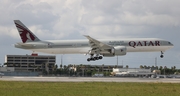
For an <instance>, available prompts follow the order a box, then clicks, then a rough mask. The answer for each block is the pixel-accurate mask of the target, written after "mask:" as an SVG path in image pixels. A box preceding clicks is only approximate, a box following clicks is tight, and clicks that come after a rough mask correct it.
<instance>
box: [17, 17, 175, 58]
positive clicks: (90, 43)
mask: <svg viewBox="0 0 180 96" xmlns="http://www.w3.org/2000/svg"><path fill="white" fill-rule="evenodd" d="M14 23H15V25H16V27H17V30H18V32H19V35H20V37H21V39H22V42H20V43H17V44H15V47H16V48H21V49H27V50H32V51H33V52H43V53H49V54H89V55H90V58H88V59H87V61H95V60H99V59H102V58H103V56H104V57H113V56H123V55H126V53H127V52H161V55H160V57H161V58H163V52H165V51H166V50H168V49H170V48H172V47H173V44H172V43H171V42H169V41H166V40H163V39H158V38H134V39H132V38H130V39H102V40H100V39H94V38H92V37H90V36H88V35H84V36H85V37H86V38H87V39H86V40H40V39H39V38H38V37H37V36H35V35H34V34H33V33H32V32H31V31H30V30H29V29H28V28H27V27H26V26H25V25H24V24H23V23H22V22H21V21H20V20H14Z"/></svg>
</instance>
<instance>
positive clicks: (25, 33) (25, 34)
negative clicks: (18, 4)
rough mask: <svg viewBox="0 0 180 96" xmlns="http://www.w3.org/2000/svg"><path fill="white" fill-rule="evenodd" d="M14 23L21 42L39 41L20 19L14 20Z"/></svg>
mask: <svg viewBox="0 0 180 96" xmlns="http://www.w3.org/2000/svg"><path fill="white" fill-rule="evenodd" d="M14 23H15V25H16V28H17V30H18V32H19V35H20V37H21V40H22V42H23V43H26V42H32V41H40V39H39V38H37V37H36V36H35V35H34V34H33V33H32V32H31V31H30V30H29V29H28V28H27V27H26V26H25V25H24V24H23V23H22V22H21V21H20V20H14Z"/></svg>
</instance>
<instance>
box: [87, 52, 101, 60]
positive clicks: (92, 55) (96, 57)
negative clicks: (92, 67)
mask: <svg viewBox="0 0 180 96" xmlns="http://www.w3.org/2000/svg"><path fill="white" fill-rule="evenodd" d="M102 58H103V57H102V56H98V55H97V56H95V57H94V54H91V57H90V58H88V59H87V61H88V62H89V61H95V60H100V59H102Z"/></svg>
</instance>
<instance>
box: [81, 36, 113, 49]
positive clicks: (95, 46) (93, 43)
mask: <svg viewBox="0 0 180 96" xmlns="http://www.w3.org/2000/svg"><path fill="white" fill-rule="evenodd" d="M84 36H85V37H86V38H87V39H88V40H89V43H90V46H91V48H92V50H105V49H111V48H112V46H109V45H107V44H104V43H103V42H100V41H98V40H96V39H94V38H92V37H90V36H88V35H84Z"/></svg>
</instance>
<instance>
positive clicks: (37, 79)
mask: <svg viewBox="0 0 180 96" xmlns="http://www.w3.org/2000/svg"><path fill="white" fill-rule="evenodd" d="M0 80H1V81H29V82H152V83H153V82H154V83H158V82H159V83H161V82H162V83H180V78H117V77H10V76H4V77H2V78H0Z"/></svg>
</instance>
